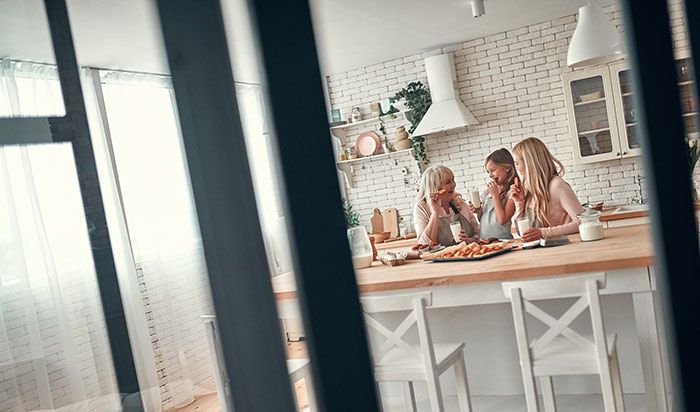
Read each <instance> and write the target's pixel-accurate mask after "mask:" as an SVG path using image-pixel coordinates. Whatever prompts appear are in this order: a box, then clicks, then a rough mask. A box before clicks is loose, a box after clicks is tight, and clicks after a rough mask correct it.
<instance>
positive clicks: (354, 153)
mask: <svg viewBox="0 0 700 412" xmlns="http://www.w3.org/2000/svg"><path fill="white" fill-rule="evenodd" d="M347 154H348V160H352V159H357V150H356V149H355V146H350V147H348V151H347Z"/></svg>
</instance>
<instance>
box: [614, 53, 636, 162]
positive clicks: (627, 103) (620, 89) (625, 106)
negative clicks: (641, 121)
mask: <svg viewBox="0 0 700 412" xmlns="http://www.w3.org/2000/svg"><path fill="white" fill-rule="evenodd" d="M610 75H611V79H612V85H613V95H614V100H615V113H616V115H617V127H618V133H619V135H620V148H621V149H622V153H621V155H622V157H629V156H639V155H641V154H642V144H641V142H640V140H639V134H638V130H639V128H638V126H637V110H636V109H635V107H634V90H632V77H631V73H630V70H629V66H628V65H627V63H626V62H620V63H616V64H612V65H610Z"/></svg>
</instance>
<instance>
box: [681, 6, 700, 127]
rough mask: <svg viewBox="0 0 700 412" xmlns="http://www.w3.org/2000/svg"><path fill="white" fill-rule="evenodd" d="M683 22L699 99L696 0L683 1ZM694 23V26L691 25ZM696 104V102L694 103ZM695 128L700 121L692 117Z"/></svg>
mask: <svg viewBox="0 0 700 412" xmlns="http://www.w3.org/2000/svg"><path fill="white" fill-rule="evenodd" d="M683 5H684V6H685V21H686V28H687V29H688V37H689V39H690V53H691V58H692V60H693V72H694V75H693V77H694V78H695V80H696V81H695V96H696V98H698V99H700V83H699V82H698V81H697V80H698V75H697V73H699V72H700V69H699V68H700V66H698V65H699V64H700V24H698V22H700V2H699V1H697V0H685V1H684V4H683ZM691 22H695V24H691ZM696 103H697V102H696ZM693 119H695V122H696V123H695V125H696V127H698V126H699V124H700V121H699V120H698V118H697V117H694V118H693Z"/></svg>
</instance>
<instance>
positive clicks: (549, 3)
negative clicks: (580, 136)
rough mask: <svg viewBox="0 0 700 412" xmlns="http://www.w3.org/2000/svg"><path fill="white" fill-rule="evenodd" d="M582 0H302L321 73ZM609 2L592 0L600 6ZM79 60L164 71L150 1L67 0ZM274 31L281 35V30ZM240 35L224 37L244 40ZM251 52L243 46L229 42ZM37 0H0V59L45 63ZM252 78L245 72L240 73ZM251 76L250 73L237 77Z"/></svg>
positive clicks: (47, 51) (230, 3)
mask: <svg viewBox="0 0 700 412" xmlns="http://www.w3.org/2000/svg"><path fill="white" fill-rule="evenodd" d="M223 2H224V14H225V20H226V22H227V27H236V28H238V29H239V30H241V32H243V31H245V28H246V27H247V25H246V24H241V23H245V19H243V18H242V17H241V16H242V15H243V13H241V12H240V11H239V8H240V6H236V5H235V4H234V3H236V2H238V0H236V1H234V0H224V1H223ZM587 2H588V0H485V2H484V4H485V8H486V15H485V16H483V17H480V18H478V19H477V18H473V17H472V16H471V8H470V5H469V2H468V0H433V1H430V0H428V1H426V0H353V1H347V0H310V4H311V8H312V13H313V18H314V25H315V31H316V37H317V43H318V47H319V58H320V61H321V67H322V72H323V73H324V74H333V73H338V72H342V71H346V70H350V69H354V68H358V67H362V66H366V65H370V64H374V63H379V62H383V61H386V60H391V59H393V58H397V57H401V56H406V55H410V54H414V53H418V52H421V51H425V50H430V49H433V48H436V47H438V46H442V45H447V44H452V43H455V42H459V41H465V40H469V39H473V38H478V37H482V36H486V35H489V34H494V33H498V32H502V31H505V30H509V29H513V28H518V27H522V26H525V25H528V24H534V23H538V22H542V21H546V20H550V19H553V18H556V17H560V16H564V15H568V14H575V13H576V12H577V9H578V7H580V6H581V5H584V4H586V3H587ZM614 2H615V0H597V1H596V2H595V3H597V4H599V5H601V6H605V5H609V4H612V3H614ZM67 3H68V9H69V15H70V19H71V23H72V26H73V27H72V28H73V37H74V41H75V45H76V54H77V56H78V63H79V64H80V65H82V66H93V67H100V68H112V69H122V70H133V71H141V72H152V73H168V68H167V61H166V58H165V50H164V47H163V41H162V38H161V35H160V30H159V25H158V20H157V13H156V10H155V6H154V3H153V1H151V0H67ZM280 35H284V33H283V32H281V33H280ZM246 37H247V36H245V35H244V33H238V35H234V36H230V39H233V38H235V39H236V40H239V39H242V38H243V39H245V38H246ZM233 49H234V52H233V55H234V56H233V58H234V61H235V59H236V58H240V57H238V56H243V59H250V58H252V57H253V56H254V55H255V52H254V49H253V48H251V47H250V46H248V47H244V46H239V45H238V42H237V43H236V44H235V45H234V47H233ZM51 50H52V49H51V46H50V40H49V34H48V27H47V23H46V19H45V17H44V15H43V0H0V57H11V58H15V59H20V60H31V61H40V62H53V61H54V59H53V56H52V52H51ZM248 76H251V77H254V76H253V74H252V73H248V74H247V75H245V76H244V77H248ZM245 80H248V81H251V80H252V79H245Z"/></svg>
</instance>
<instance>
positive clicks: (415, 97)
mask: <svg viewBox="0 0 700 412" xmlns="http://www.w3.org/2000/svg"><path fill="white" fill-rule="evenodd" d="M399 100H403V102H404V104H405V105H406V107H407V108H408V113H406V118H407V119H408V121H409V122H411V127H410V128H409V129H408V133H409V134H411V133H413V131H414V130H416V127H418V123H420V121H421V120H422V119H423V116H425V113H426V112H427V111H428V108H430V105H431V104H432V103H433V101H432V100H431V99H430V92H429V91H428V89H426V88H425V86H424V85H423V83H421V82H419V81H418V82H411V83H409V84H408V86H406V87H404V88H403V89H401V90H399V91H398V92H396V94H395V95H394V97H392V98H391V102H392V103H394V102H397V101H399ZM410 139H411V140H412V141H413V158H414V159H416V162H418V168H419V169H420V171H421V173H423V168H424V167H425V165H427V164H428V163H430V160H429V159H428V156H427V155H426V153H425V145H424V142H425V138H424V137H423V136H412V137H411V138H410Z"/></svg>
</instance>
